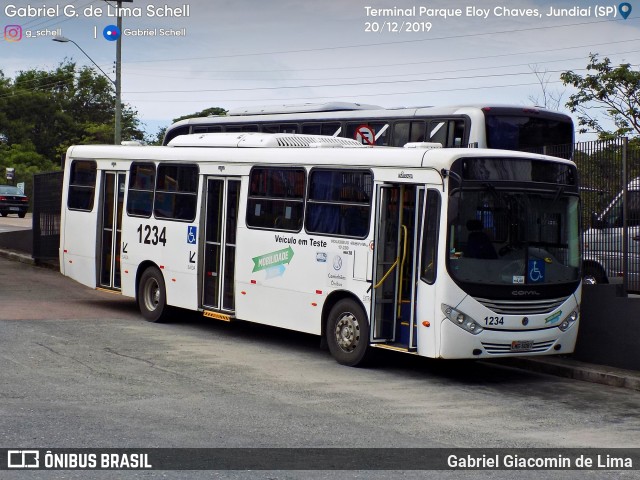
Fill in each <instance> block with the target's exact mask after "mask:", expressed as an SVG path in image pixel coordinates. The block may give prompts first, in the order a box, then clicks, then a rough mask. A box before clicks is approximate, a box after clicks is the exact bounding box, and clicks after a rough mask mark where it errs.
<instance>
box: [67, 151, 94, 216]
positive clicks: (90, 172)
mask: <svg viewBox="0 0 640 480" xmlns="http://www.w3.org/2000/svg"><path fill="white" fill-rule="evenodd" d="M96 173H97V167H96V162H93V161H88V160H74V161H73V163H72V164H71V175H70V178H69V193H68V197H67V207H69V210H83V211H86V212H90V211H91V210H93V198H94V193H95V189H96Z"/></svg>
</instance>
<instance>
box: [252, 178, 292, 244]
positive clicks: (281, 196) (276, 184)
mask: <svg viewBox="0 0 640 480" xmlns="http://www.w3.org/2000/svg"><path fill="white" fill-rule="evenodd" d="M304 191H305V170H304V169H302V168H275V167H258V168H254V169H252V170H251V174H250V175H249V199H248V201H247V226H249V227H252V228H266V229H271V230H286V231H291V232H299V231H300V230H301V228H302V217H303V214H304Z"/></svg>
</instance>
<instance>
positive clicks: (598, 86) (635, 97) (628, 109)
mask: <svg viewBox="0 0 640 480" xmlns="http://www.w3.org/2000/svg"><path fill="white" fill-rule="evenodd" d="M587 71H588V72H589V73H588V74H587V75H586V76H584V77H583V76H581V75H578V74H577V73H575V72H573V71H568V72H564V73H563V74H561V75H560V78H561V79H562V81H563V82H564V84H565V85H571V86H573V87H575V88H577V89H578V92H577V93H574V94H573V95H571V96H570V97H569V101H568V102H567V107H568V108H569V109H570V110H571V111H572V112H575V113H578V124H579V125H580V127H581V128H580V130H579V132H580V133H585V132H587V131H588V130H595V131H596V132H598V135H599V137H600V139H603V140H610V139H613V138H616V137H620V136H624V135H629V136H638V135H640V71H637V70H633V69H632V68H631V65H630V64H628V63H627V64H622V65H619V66H617V67H614V66H612V65H611V61H610V60H609V59H608V58H606V57H605V58H604V60H602V61H600V60H598V56H597V55H596V54H592V55H590V57H589V65H587ZM594 109H595V110H594ZM602 110H604V112H605V114H606V116H607V117H609V118H610V119H611V120H612V121H613V123H614V125H615V127H616V128H615V130H613V131H608V130H606V129H605V128H604V127H602V125H601V124H600V121H599V120H598V118H597V116H596V115H595V113H597V112H599V111H602Z"/></svg>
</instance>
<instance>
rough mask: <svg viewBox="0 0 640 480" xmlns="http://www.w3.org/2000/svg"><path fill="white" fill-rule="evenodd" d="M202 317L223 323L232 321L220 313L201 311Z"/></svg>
mask: <svg viewBox="0 0 640 480" xmlns="http://www.w3.org/2000/svg"><path fill="white" fill-rule="evenodd" d="M202 316H204V317H206V318H213V319H215V320H222V321H223V322H230V321H231V320H233V317H232V316H231V315H227V314H226V313H220V312H212V311H211V310H203V311H202Z"/></svg>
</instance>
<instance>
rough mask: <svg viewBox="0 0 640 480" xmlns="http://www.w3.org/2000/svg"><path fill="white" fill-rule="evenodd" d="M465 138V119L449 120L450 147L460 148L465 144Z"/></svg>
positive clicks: (448, 144)
mask: <svg viewBox="0 0 640 480" xmlns="http://www.w3.org/2000/svg"><path fill="white" fill-rule="evenodd" d="M463 140H464V120H450V121H449V140H448V143H447V146H448V147H455V148H460V147H462V146H463V143H462V142H463Z"/></svg>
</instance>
